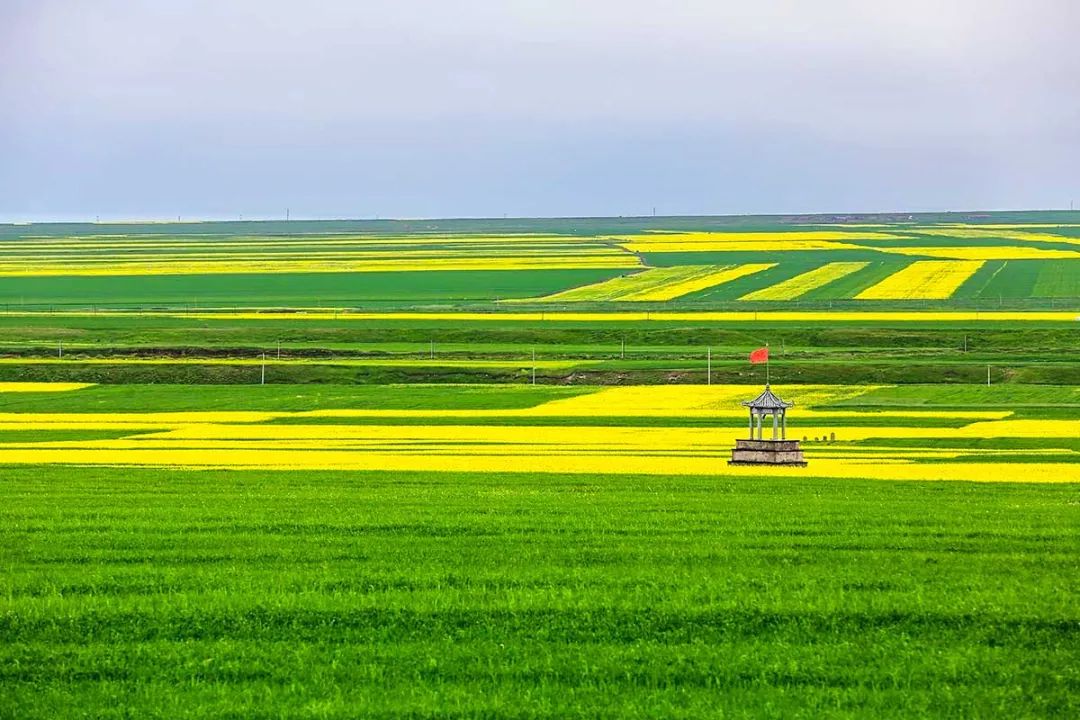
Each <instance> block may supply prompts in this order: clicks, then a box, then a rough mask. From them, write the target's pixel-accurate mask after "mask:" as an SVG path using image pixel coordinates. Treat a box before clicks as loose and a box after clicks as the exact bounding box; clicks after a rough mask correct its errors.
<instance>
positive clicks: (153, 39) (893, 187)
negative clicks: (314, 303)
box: [0, 0, 1080, 214]
mask: <svg viewBox="0 0 1080 720" xmlns="http://www.w3.org/2000/svg"><path fill="white" fill-rule="evenodd" d="M1078 8H1080V6H1078V5H1077V4H1076V3H1073V2H1071V1H1069V0H1061V1H1058V2H1052V1H1050V0H1044V1H1042V2H1039V1H1035V2H1019V1H1010V2H1005V1H1001V0H998V1H995V0H953V1H952V2H949V3H940V2H930V1H928V0H910V1H908V2H903V3H888V2H883V3H867V2H855V1H847V0H835V1H832V2H829V1H827V0H819V1H818V2H813V3H808V2H781V1H778V0H773V1H759V2H754V3H749V2H718V1H717V0H711V1H707V0H682V1H679V0H669V1H668V2H659V1H649V2H645V1H643V0H622V1H621V2H615V1H612V0H591V1H590V2H580V1H578V2H571V1H569V0H549V1H547V2H541V1H539V0H535V1H532V2H523V1H518V2H513V1H504V2H493V1H491V0H488V1H487V2H479V1H473V2H453V1H449V2H437V1H428V2H420V1H418V0H398V1H396V2H393V3H386V2H349V1H347V0H339V1H330V0H310V1H309V2H305V3H296V2H293V1H291V0H290V1H288V2H286V1H284V0H231V1H230V2H215V1H212V0H189V1H187V2H181V1H180V0H162V1H161V2H153V3H131V2H126V1H123V0H99V1H97V2H94V3H85V2H79V1H77V0H37V1H35V2H28V1H25V0H6V1H5V2H4V3H3V4H0V27H4V28H6V29H5V30H2V31H0V32H4V33H5V36H4V37H0V40H3V41H4V42H2V43H0V95H2V99H3V100H4V105H5V106H6V107H8V108H10V110H9V111H8V112H5V113H4V114H3V115H0V150H2V151H4V153H5V155H6V156H7V157H9V158H10V159H11V160H12V162H9V163H7V164H6V165H5V167H4V168H0V190H3V191H5V192H4V193H3V195H0V211H7V212H9V213H11V212H19V211H24V212H29V211H31V210H33V211H35V212H50V211H51V212H57V213H59V212H68V211H70V212H76V211H85V209H86V207H85V206H86V205H87V204H88V203H91V202H92V203H104V204H107V205H122V204H124V201H123V198H124V191H125V190H128V191H130V192H129V196H130V194H131V193H134V195H136V196H139V197H141V198H142V199H141V200H139V201H138V203H142V204H145V205H147V206H150V205H154V206H157V205H164V204H167V203H168V202H175V200H173V199H170V198H176V197H178V196H182V197H184V198H185V200H184V202H186V203H189V204H191V205H193V206H194V207H195V212H198V211H199V208H206V209H207V211H209V210H210V209H211V208H212V207H213V206H215V203H220V202H221V200H220V192H223V191H224V192H225V193H226V195H228V196H231V197H230V198H226V199H225V201H224V202H225V203H226V204H229V203H233V202H240V201H241V200H242V201H243V202H245V203H252V204H259V203H260V200H259V197H262V198H263V200H262V201H261V202H263V203H265V204H266V206H267V207H271V206H273V207H277V206H279V205H281V204H282V202H283V201H284V200H285V199H286V198H284V197H283V195H282V194H283V193H284V192H289V193H292V194H293V195H294V196H295V194H296V193H298V192H299V193H300V194H301V195H304V196H305V198H306V200H307V201H308V202H310V203H311V204H314V205H319V207H320V208H324V209H325V210H327V211H328V210H329V209H330V208H331V207H332V206H336V205H335V203H337V204H339V205H342V206H344V205H347V204H348V203H347V198H348V197H350V196H351V194H352V193H351V192H343V190H342V188H341V187H340V183H342V182H348V180H347V179H346V178H347V173H345V174H344V175H343V174H342V173H341V172H340V170H339V169H340V166H341V165H342V163H343V162H345V160H344V159H346V158H347V159H349V161H350V163H355V165H353V164H350V165H349V167H354V168H355V167H362V168H363V172H364V173H367V174H370V175H372V176H378V177H382V178H386V179H387V180H386V183H388V185H385V184H384V185H381V186H375V185H374V183H373V184H372V188H365V189H364V192H368V193H369V194H370V193H371V192H373V191H374V189H377V190H378V194H379V196H380V198H381V199H382V201H383V202H384V203H385V205H386V206H389V207H390V208H392V209H391V210H388V211H387V212H400V213H402V214H428V213H436V212H437V213H439V214H459V213H467V212H476V211H480V212H495V210H496V207H497V206H500V205H501V206H505V205H508V204H511V203H510V201H511V200H514V198H511V197H507V196H506V192H507V189H508V188H517V189H518V191H519V192H526V189H527V190H528V192H530V196H529V197H528V198H517V199H516V202H515V204H516V205H517V206H520V207H527V208H529V209H530V211H535V212H549V213H559V212H564V211H574V212H581V211H585V212H588V211H590V210H589V208H590V207H591V208H592V210H591V211H592V212H596V213H601V212H612V211H614V208H615V206H616V204H617V202H616V200H617V198H618V197H619V196H620V195H619V193H622V196H623V197H626V198H627V204H632V203H636V202H638V200H636V199H635V195H636V194H641V195H648V194H651V195H664V196H665V198H667V196H670V198H671V199H670V200H669V202H671V203H673V204H678V205H679V206H680V207H683V205H685V206H686V209H687V210H695V211H699V212H709V211H720V210H723V211H738V210H739V209H740V208H742V206H740V205H739V204H738V202H743V203H745V208H743V209H745V210H747V211H761V210H762V209H767V208H770V207H774V208H775V209H776V210H777V211H782V210H788V209H799V210H808V209H821V210H830V209H859V208H857V207H843V208H841V207H840V205H841V204H843V203H849V202H859V203H867V204H873V205H874V206H875V208H874V209H881V208H882V207H883V206H884V204H888V203H908V204H918V203H923V204H925V203H927V202H928V201H930V200H931V199H936V200H937V202H939V203H944V204H945V205H946V206H947V205H948V204H949V203H950V202H958V203H959V202H984V203H1004V204H1008V205H1013V204H1023V203H1028V202H1037V199H1039V198H1045V199H1044V201H1043V202H1044V203H1046V202H1050V201H1051V200H1058V201H1059V202H1060V201H1062V200H1064V198H1061V197H1060V194H1061V193H1062V189H1061V188H1062V185H1063V184H1064V183H1065V182H1066V180H1065V178H1064V177H1063V176H1062V174H1061V173H1062V170H1061V166H1062V165H1063V163H1062V162H1061V153H1062V152H1064V153H1065V154H1066V156H1067V159H1069V160H1071V161H1072V162H1073V163H1075V161H1076V160H1078V159H1080V158H1078V157H1077V152H1078V151H1077V150H1076V149H1075V147H1073V146H1072V144H1071V143H1070V142H1069V141H1068V138H1069V137H1071V134H1072V133H1073V128H1075V127H1076V124H1077V122H1078V121H1080V96H1078V94H1076V93H1073V92H1069V91H1068V88H1069V87H1070V86H1071V84H1074V79H1075V77H1077V76H1080V52H1078V51H1077V50H1076V49H1075V48H1074V42H1073V38H1072V37H1071V35H1072V29H1073V28H1075V27H1078V26H1080V25H1078V21H1080V9H1078ZM648 147H663V148H664V149H665V153H666V155H664V156H656V157H653V156H652V154H651V153H649V152H645V151H643V148H648ZM746 148H750V149H751V150H752V152H750V153H749V156H747V157H743V153H741V152H740V153H737V154H736V153H733V152H732V150H733V149H739V150H743V149H746ZM778 149H782V153H778V152H777V151H778ZM823 150H827V151H828V152H823ZM553 153H556V154H557V153H572V154H571V155H567V156H561V162H559V163H557V167H555V168H552V167H551V166H552V154H553ZM275 155H276V157H277V159H278V163H279V165H276V166H275V167H277V168H278V173H275V175H281V176H284V177H288V176H289V172H290V171H291V172H292V173H293V174H300V175H303V176H305V177H307V178H308V179H309V181H310V185H309V186H308V189H307V190H303V189H302V188H292V187H288V188H281V187H275V186H273V185H270V184H267V183H266V182H265V178H266V172H265V170H255V168H264V167H265V166H267V165H272V163H271V161H270V158H272V157H274V156H275ZM634 155H638V156H639V157H650V158H651V160H650V162H651V163H652V164H651V165H649V164H643V163H635V162H630V161H628V160H627V159H626V158H627V157H633V156H634ZM736 156H738V157H739V158H742V159H740V160H738V162H737V163H736V162H735V160H734V158H735V157H736ZM555 157H560V156H559V155H556V156H555ZM810 157H813V158H815V160H816V162H826V163H829V162H832V163H833V164H834V165H835V167H834V168H832V172H830V168H828V167H826V168H818V167H816V166H815V167H813V168H812V170H813V174H814V177H815V178H818V179H819V182H825V183H826V184H827V186H828V185H831V186H832V187H833V188H835V191H834V192H833V193H832V195H829V194H828V193H826V192H815V193H814V194H813V197H807V198H806V200H805V204H807V205H811V206H812V207H806V206H804V205H802V204H800V206H799V207H798V208H794V207H790V205H785V202H788V203H790V202H791V201H790V200H785V198H788V197H789V196H790V192H788V191H787V190H785V188H788V187H789V185H790V179H789V178H786V177H784V175H785V174H789V173H792V172H806V171H807V166H806V162H805V159H806V158H810ZM185 158H187V160H185ZM725 158H727V161H726V163H725V164H726V165H727V166H728V172H726V173H725V176H726V177H728V178H729V179H728V181H727V182H729V183H732V184H734V183H737V182H739V180H738V177H737V175H740V174H741V175H743V176H751V177H754V178H760V185H759V186H757V187H755V190H756V191H757V192H759V193H760V195H755V196H754V197H753V198H746V197H745V194H744V193H742V192H732V193H730V195H733V196H737V197H739V198H740V200H739V201H738V202H735V203H716V202H710V200H709V198H714V197H717V196H719V195H721V194H723V193H720V192H719V190H722V189H723V188H722V187H718V186H716V183H717V182H718V181H717V179H716V178H714V177H712V170H713V167H712V166H711V165H710V164H708V163H710V162H714V161H717V160H721V161H722V160H724V159H725ZM755 158H756V159H757V162H758V163H759V165H761V166H757V165H755V164H754V163H755ZM830 158H833V159H832V160H830ZM840 158H847V159H846V160H843V161H842V160H840ZM942 158H949V159H950V161H951V162H963V163H965V164H967V165H968V167H969V168H970V177H967V176H965V175H966V173H960V174H959V176H957V174H956V173H941V172H940V168H939V167H937V165H936V164H937V163H939V162H940V161H941V159H942ZM509 159H513V164H510V163H509ZM139 162H142V163H143V164H144V166H145V167H144V168H143V169H142V170H141V171H138V168H139ZM600 162H608V163H609V164H611V165H613V166H618V167H623V168H626V167H628V166H633V168H634V172H635V173H640V174H644V175H646V176H648V175H653V176H655V177H663V178H666V179H667V180H666V181H665V183H666V184H665V186H664V188H660V187H652V188H650V189H647V190H641V191H640V192H639V190H636V189H635V188H640V187H641V185H648V184H649V181H648V180H647V179H642V178H631V177H626V176H625V175H621V174H619V173H615V172H610V173H609V172H604V171H603V168H602V167H599V166H598V163H600ZM280 163H289V165H288V167H282V166H281V165H280ZM459 163H466V164H468V163H472V164H473V165H475V166H484V167H485V168H487V170H488V174H487V175H481V176H477V177H471V174H472V173H471V172H461V173H460V176H461V180H460V182H464V183H465V185H463V186H460V185H459V186H458V187H455V188H454V192H453V193H451V194H450V195H452V196H453V199H454V202H456V203H460V209H459V210H457V211H456V212H455V208H457V207H458V206H457V205H449V204H448V203H447V197H448V195H447V193H445V192H442V193H440V191H439V189H438V188H437V187H433V186H431V184H430V183H428V182H426V181H425V178H426V177H430V176H433V175H435V176H442V174H443V173H442V172H441V169H442V168H445V167H447V165H448V164H451V165H456V164H459ZM1065 164H1067V163H1065ZM245 166H247V167H249V168H252V170H251V172H250V173H245V172H244V167H245ZM65 167H67V168H68V173H70V174H72V177H69V178H68V185H67V186H65V184H64V183H61V184H59V185H57V184H56V183H55V181H54V182H53V183H52V187H53V189H52V190H50V189H49V184H48V181H49V178H50V175H53V176H54V175H55V173H57V172H60V171H61V170H62V169H63V168H65ZM537 168H549V171H548V172H549V175H548V176H547V179H548V181H550V182H556V183H558V184H559V188H558V189H554V188H548V187H545V186H543V185H542V184H537V183H531V182H529V181H528V180H527V179H526V178H523V177H517V176H518V175H523V174H525V173H528V172H534V173H535V172H540V170H538V169H537ZM121 169H122V171H123V172H122V173H121ZM224 169H227V172H226V174H227V175H228V176H229V177H232V178H234V180H235V182H236V183H237V184H244V183H247V184H248V185H250V186H251V187H250V190H251V192H248V191H247V190H243V191H241V190H239V189H232V190H229V188H227V187H226V188H221V189H219V191H218V192H219V198H218V199H213V198H207V197H201V196H200V187H199V186H201V188H206V187H207V186H208V184H207V182H206V180H207V176H213V175H214V174H215V173H217V174H219V175H220V174H221V173H222V172H224V171H225V170H224ZM320 169H321V170H322V173H321V174H320V172H319V170H320ZM733 171H734V172H733ZM1018 171H1023V172H1024V173H1036V174H1038V173H1043V174H1044V175H1045V176H1046V177H1045V182H1031V181H1030V180H1028V181H1026V182H1025V183H1024V188H1023V191H1022V192H1020V191H1018V192H1017V193H1016V194H1015V196H1013V197H1012V198H1010V196H1009V195H1008V192H1007V190H1006V189H1005V186H1006V185H1007V182H1006V178H1007V177H1008V176H1009V175H1010V174H1013V173H1016V172H1018ZM853 172H858V173H878V175H877V176H873V175H871V176H869V177H860V178H858V179H857V180H856V179H853V178H852V177H851V173H853ZM680 173H681V174H680ZM988 174H989V175H990V176H991V177H992V178H998V179H1000V180H999V181H998V182H993V183H991V182H988V180H987V175H988ZM132 175H137V176H138V177H139V181H138V182H139V183H140V185H141V187H139V188H137V192H135V190H136V189H135V188H132V187H130V183H131V181H130V180H129V179H128V178H130V177H131V176H132ZM83 177H93V178H94V183H93V185H95V186H98V185H100V184H102V183H104V184H105V187H106V188H111V189H112V191H111V192H106V191H104V190H103V189H102V187H93V188H86V187H84V185H86V183H80V182H78V181H79V180H80V179H81V178H83ZM320 177H322V178H324V179H323V180H320ZM770 178H771V180H770ZM946 178H947V179H948V180H949V181H950V182H953V183H955V184H954V185H951V186H946V185H945V184H944V182H943V181H944V179H946ZM148 181H149V182H150V183H151V184H150V186H149V187H151V188H153V187H155V186H157V187H160V189H161V192H160V196H156V197H155V196H154V195H153V193H150V194H149V195H147V186H146V183H147V182H148ZM703 181H705V182H708V183H709V186H708V187H709V191H708V192H702V191H701V190H700V189H699V188H697V187H696V185H695V184H700V183H701V182H703ZM596 183H603V185H604V188H603V189H598V188H597V187H596ZM965 183H966V184H967V185H968V186H967V187H964V186H963V185H964V184H965ZM212 184H213V183H210V185H212ZM360 184H363V183H360ZM988 186H993V190H992V191H987V190H984V189H985V188H987V187H988ZM563 188H569V189H570V192H569V193H567V195H572V197H573V198H576V200H575V201H574V202H573V203H570V202H568V197H567V196H566V195H564V194H563V190H562V189H563ZM770 188H772V189H770ZM874 188H877V191H876V194H875V190H874ZM905 188H906V190H905ZM61 190H63V192H62V193H61ZM661 190H665V192H660V191H661ZM732 190H733V191H734V190H735V188H732ZM973 191H974V192H973ZM43 193H44V195H43ZM770 193H771V196H770ZM1055 193H1056V194H1055ZM680 197H682V198H686V202H685V203H678V202H677V201H678V199H679V198H680ZM590 199H593V200H594V201H595V202H594V204H593V205H590ZM138 203H136V204H138ZM692 203H698V204H696V205H694V206H693V207H690V205H691V204H692ZM571 204H572V205H573V207H572V208H571V207H570V205H571ZM31 205H32V206H33V207H30V206H31ZM123 209H125V210H126V209H128V208H127V207H125V208H123ZM340 209H341V210H342V211H345V210H348V209H350V208H349V207H341V208H340Z"/></svg>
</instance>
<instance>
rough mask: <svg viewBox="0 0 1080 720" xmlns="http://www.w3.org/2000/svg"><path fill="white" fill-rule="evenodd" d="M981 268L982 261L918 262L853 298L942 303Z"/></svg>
mask: <svg viewBox="0 0 1080 720" xmlns="http://www.w3.org/2000/svg"><path fill="white" fill-rule="evenodd" d="M982 265H983V261H982V260H956V261H950V260H921V261H919V262H915V263H912V264H911V265H908V266H907V267H906V268H904V269H903V270H900V271H898V272H895V273H893V274H892V275H890V276H889V277H887V278H885V279H884V280H882V281H881V282H879V283H877V284H876V285H872V286H870V287H868V288H866V289H865V290H863V291H862V292H861V293H859V294H858V295H856V296H855V299H856V300H945V299H948V298H950V297H952V294H953V293H954V292H956V290H957V288H959V287H960V286H961V285H963V284H964V282H965V281H966V280H967V279H968V278H969V277H971V276H972V275H974V274H975V273H976V272H977V271H978V269H979V268H981V267H982Z"/></svg>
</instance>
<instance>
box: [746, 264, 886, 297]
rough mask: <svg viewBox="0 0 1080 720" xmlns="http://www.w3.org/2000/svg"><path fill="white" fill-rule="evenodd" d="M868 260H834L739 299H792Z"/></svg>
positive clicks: (849, 271) (849, 272) (832, 280)
mask: <svg viewBox="0 0 1080 720" xmlns="http://www.w3.org/2000/svg"><path fill="white" fill-rule="evenodd" d="M869 264H870V263H868V262H834V263H829V264H827V265H822V266H821V267H819V268H815V269H813V270H810V271H809V272H805V273H802V274H801V275H796V276H795V277H793V278H788V279H787V280H784V281H783V282H779V283H777V284H776V285H772V286H770V287H767V288H762V289H760V290H755V291H754V292H752V293H748V294H746V295H743V296H742V297H741V298H739V299H740V300H794V299H795V298H798V297H802V296H803V295H805V294H806V293H808V292H810V291H811V290H815V289H817V288H819V287H822V286H824V285H828V284H829V283H831V282H834V281H836V280H839V279H840V278H842V277H845V276H847V275H850V274H852V273H854V272H858V271H859V270H862V269H863V268H865V267H866V266H868V265H869Z"/></svg>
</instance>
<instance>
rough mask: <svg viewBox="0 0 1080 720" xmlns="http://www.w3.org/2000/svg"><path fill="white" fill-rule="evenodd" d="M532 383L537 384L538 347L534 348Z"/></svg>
mask: <svg viewBox="0 0 1080 720" xmlns="http://www.w3.org/2000/svg"><path fill="white" fill-rule="evenodd" d="M532 361H533V362H532V384H533V385H535V384H536V348H533V349H532Z"/></svg>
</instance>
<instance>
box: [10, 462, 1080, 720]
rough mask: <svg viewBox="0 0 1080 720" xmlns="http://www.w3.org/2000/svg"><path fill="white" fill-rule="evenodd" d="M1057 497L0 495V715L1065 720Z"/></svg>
mask: <svg viewBox="0 0 1080 720" xmlns="http://www.w3.org/2000/svg"><path fill="white" fill-rule="evenodd" d="M1078 490H1080V488H1078V487H1077V486H1075V485H1072V486H1069V485H1061V486H1028V485H993V486H982V485H977V486H973V485H967V484H940V483H938V484H918V483H889V482H860V481H850V480H849V481H842V482H836V481H820V480H812V479H809V478H808V479H806V480H784V481H777V480H765V479H762V480H744V481H738V482H733V481H717V480H715V479H713V478H685V477H680V478H663V477H650V478H644V479H635V478H625V477H611V478H605V477H572V478H568V477H560V476H546V475H537V476H528V475H524V476H520V475H519V476H509V475H507V476H499V475H487V476H485V475H469V474H449V475H438V474H424V475H414V474H374V473H372V474H333V473H323V474H303V473H292V474H290V473H271V472H260V473H246V472H234V473H223V472H189V471H172V472H170V471H151V470H138V469H134V470H125V471H124V472H123V473H116V472H115V471H112V470H109V469H91V468H83V469H78V470H74V469H65V468H21V469H11V468H8V469H4V470H3V474H2V480H0V563H2V566H3V567H4V572H3V573H2V574H0V609H2V610H0V639H2V640H3V642H2V643H0V682H2V683H3V693H0V715H3V716H7V717H19V718H37V717H41V718H52V717H72V716H86V717H101V718H109V717H116V718H120V717H171V718H179V717H222V716H232V717H240V716H244V717H320V718H333V717H357V716H363V717H436V716H438V717H475V716H486V717H526V716H528V717H553V718H554V717H558V718H565V717H611V718H634V717H643V718H645V717H649V718H651V717H658V716H681V717H710V718H713V717H776V718H790V717H852V718H863V717H926V716H939V717H1071V716H1075V715H1076V714H1077V713H1078V712H1080V614H1078V612H1077V605H1076V602H1075V600H1076V598H1077V595H1078V593H1080V582H1078V578H1080V573H1078V572H1077V570H1078V569H1080V505H1078V504H1077V503H1076V496H1077V491H1078Z"/></svg>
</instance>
